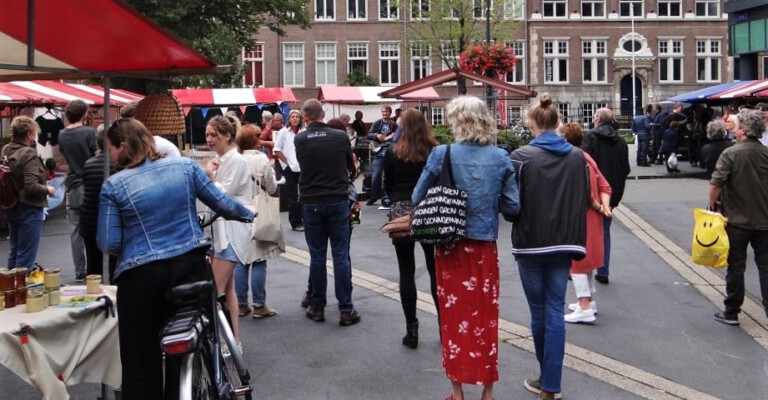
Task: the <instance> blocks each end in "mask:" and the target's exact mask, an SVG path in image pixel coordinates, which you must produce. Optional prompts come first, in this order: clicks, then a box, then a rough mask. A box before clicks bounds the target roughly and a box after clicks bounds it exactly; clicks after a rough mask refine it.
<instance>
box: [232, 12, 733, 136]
mask: <svg viewBox="0 0 768 400" xmlns="http://www.w3.org/2000/svg"><path fill="white" fill-rule="evenodd" d="M310 1H312V4H310V6H309V7H310V9H311V10H313V11H314V13H315V21H314V25H313V27H312V28H311V29H309V30H300V29H295V28H292V27H291V28H288V29H287V35H286V36H284V37H282V38H280V37H277V35H275V34H274V33H272V32H267V31H265V32H262V33H260V35H259V36H258V40H259V44H258V45H257V48H256V49H253V51H250V52H246V53H244V54H245V57H244V60H245V62H246V63H248V65H249V66H250V70H249V74H248V76H247V77H246V81H245V82H244V83H245V84H246V85H251V84H254V83H258V84H263V85H265V86H288V87H291V88H292V89H293V90H294V93H295V94H296V96H297V97H298V98H300V99H302V100H304V99H307V98H314V97H317V91H318V87H319V86H320V85H324V84H336V85H344V84H345V78H346V74H347V73H349V72H351V71H352V70H353V69H354V68H363V69H364V70H365V71H366V72H367V73H368V74H369V75H371V76H373V77H375V78H377V79H378V80H379V81H380V82H381V85H382V86H397V85H399V84H403V83H407V82H410V81H412V80H414V79H417V78H420V77H423V76H425V75H429V74H431V73H434V72H439V71H441V70H442V69H443V63H442V61H440V60H438V59H437V58H436V57H431V58H429V57H423V56H420V55H421V54H423V53H421V52H418V51H417V50H416V46H414V43H413V41H414V38H413V35H412V34H411V35H410V36H409V28H408V24H407V22H408V19H409V18H411V17H412V16H411V12H410V9H411V7H410V6H407V7H401V8H399V9H398V8H397V7H395V6H394V5H395V4H396V3H395V2H393V1H391V0H378V1H376V0H310ZM410 1H417V0H410ZM470 1H475V2H476V4H477V6H478V7H481V6H484V5H485V0H470ZM490 1H493V0H490ZM506 2H507V3H505V7H508V8H505V15H508V17H510V18H513V19H516V20H518V21H519V23H518V25H517V26H516V28H515V33H514V34H513V37H509V38H498V39H502V40H504V41H505V42H507V43H508V44H509V45H510V46H513V47H514V49H515V52H516V53H517V55H518V59H519V61H518V66H517V71H515V73H513V74H509V75H508V76H507V77H506V80H507V81H508V82H513V83H515V84H518V85H523V86H527V87H529V88H531V89H533V90H535V91H537V92H538V93H542V92H549V93H550V94H551V95H552V96H553V97H554V98H555V99H556V100H557V101H558V103H559V104H560V107H561V111H562V112H563V113H564V114H566V115H567V116H568V117H569V118H571V119H573V120H577V119H581V120H584V121H589V120H591V113H592V112H593V111H594V109H596V108H598V107H601V106H608V107H610V108H613V109H615V110H617V111H619V112H620V113H621V114H623V115H629V114H631V113H632V66H633V65H634V68H635V84H636V86H635V95H636V96H637V97H636V105H637V107H638V108H639V107H640V106H641V105H644V104H647V103H649V102H652V101H659V100H664V99H666V98H668V97H671V96H674V95H676V94H679V93H683V92H687V91H692V90H695V89H699V88H702V87H707V86H711V85H713V84H716V83H721V82H728V81H730V80H732V77H733V62H732V59H731V58H730V57H729V56H728V48H727V47H728V16H727V15H726V14H724V10H723V9H724V7H723V0H533V1H531V0H528V1H523V0H506ZM409 4H410V3H409ZM478 9H479V8H478ZM506 10H509V11H506ZM633 26H634V30H633ZM468 87H469V91H468V92H469V93H470V94H475V95H478V96H481V95H482V89H483V88H482V86H479V85H473V84H472V83H471V82H468ZM436 89H437V91H438V93H440V95H441V96H442V97H443V98H446V99H449V98H451V97H453V96H455V94H456V88H455V84H454V85H450V84H447V85H441V86H439V87H437V88H436ZM442 104H444V102H437V103H433V104H432V108H433V110H434V111H435V113H434V115H433V122H435V123H440V122H441V115H442V110H441V107H442ZM527 105H528V102H526V101H508V102H507V104H506V106H507V107H508V110H507V111H508V112H507V113H506V114H507V116H508V118H516V117H518V116H521V115H522V113H524V110H525V109H526V108H527Z"/></svg>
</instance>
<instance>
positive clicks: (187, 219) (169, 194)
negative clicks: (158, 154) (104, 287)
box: [97, 158, 253, 278]
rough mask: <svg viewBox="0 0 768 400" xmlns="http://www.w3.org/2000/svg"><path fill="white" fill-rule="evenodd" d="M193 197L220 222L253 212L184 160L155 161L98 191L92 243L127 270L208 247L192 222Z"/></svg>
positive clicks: (249, 217) (115, 177)
mask: <svg viewBox="0 0 768 400" xmlns="http://www.w3.org/2000/svg"><path fill="white" fill-rule="evenodd" d="M196 199H200V200H201V201H202V202H203V203H205V204H206V205H207V206H209V207H210V208H211V209H212V210H213V211H214V212H216V213H217V214H219V215H220V216H221V217H223V218H226V219H238V220H243V221H245V220H248V221H250V220H252V219H253V213H252V212H251V211H249V210H248V209H247V208H245V207H244V206H243V205H241V204H240V203H238V202H237V201H235V200H233V199H232V198H231V197H229V196H227V195H225V194H224V193H222V192H221V191H220V190H219V189H217V188H216V186H215V185H214V184H213V182H211V180H210V179H208V177H207V176H206V175H205V172H203V170H202V169H201V168H200V167H198V166H197V164H195V162H194V161H192V160H190V159H188V158H161V159H159V160H156V161H144V163H142V164H141V165H139V166H137V167H134V168H129V169H125V170H122V171H120V172H118V173H116V174H114V175H112V176H110V177H109V178H108V179H107V180H106V181H105V182H104V184H103V185H102V187H101V195H100V199H99V220H98V233H97V244H98V246H99V249H101V251H102V252H105V253H109V254H114V255H117V256H118V259H117V267H116V269H115V278H117V277H119V276H120V274H121V273H122V272H124V271H126V270H128V269H131V268H135V267H138V266H141V265H144V264H147V263H150V262H153V261H158V260H165V259H168V258H172V257H176V256H179V255H182V254H184V253H187V252H189V251H191V250H193V249H195V248H198V247H206V246H210V244H211V239H210V238H209V237H207V236H206V235H204V234H203V231H202V229H201V228H200V224H199V223H198V221H197V211H196V206H195V201H196Z"/></svg>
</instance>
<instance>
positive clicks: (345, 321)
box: [339, 310, 360, 326]
mask: <svg viewBox="0 0 768 400" xmlns="http://www.w3.org/2000/svg"><path fill="white" fill-rule="evenodd" d="M358 322H360V313H359V312H357V311H355V310H352V311H342V312H341V315H340V316H339V325H341V326H350V325H354V324H356V323H358Z"/></svg>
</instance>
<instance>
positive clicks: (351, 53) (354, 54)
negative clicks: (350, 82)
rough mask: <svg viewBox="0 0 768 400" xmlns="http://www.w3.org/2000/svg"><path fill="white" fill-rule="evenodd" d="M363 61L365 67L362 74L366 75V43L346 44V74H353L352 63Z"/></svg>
mask: <svg viewBox="0 0 768 400" xmlns="http://www.w3.org/2000/svg"><path fill="white" fill-rule="evenodd" d="M361 51H362V52H364V53H365V55H362V56H361V55H360V52H361ZM353 61H364V62H365V67H364V68H363V72H365V73H366V74H367V73H368V42H347V73H348V74H351V73H352V72H353V70H354V69H353V68H352V62H353Z"/></svg>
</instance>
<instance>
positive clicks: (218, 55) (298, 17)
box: [115, 0, 311, 93]
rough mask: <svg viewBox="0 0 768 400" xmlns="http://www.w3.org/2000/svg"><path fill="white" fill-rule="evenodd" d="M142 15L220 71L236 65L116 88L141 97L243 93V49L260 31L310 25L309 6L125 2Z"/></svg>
mask: <svg viewBox="0 0 768 400" xmlns="http://www.w3.org/2000/svg"><path fill="white" fill-rule="evenodd" d="M125 1H126V3H128V4H130V5H131V6H132V7H134V8H135V9H136V10H137V11H138V12H140V13H141V14H143V15H145V16H146V17H147V18H149V19H150V20H152V21H154V22H155V23H156V24H157V25H159V26H161V27H162V28H164V29H166V30H168V31H169V32H171V33H172V34H174V35H176V36H177V37H178V38H180V39H181V40H182V41H184V42H185V43H187V44H189V45H190V46H191V47H193V48H194V49H195V50H198V51H199V52H201V53H202V54H203V55H205V56H206V57H208V58H209V59H211V60H212V61H214V62H216V63H217V64H218V65H231V66H232V69H231V72H230V73H228V74H221V75H201V76H186V77H176V78H173V80H172V81H170V82H169V81H149V80H139V79H119V80H116V82H115V85H118V84H119V85H122V87H125V88H126V89H133V90H136V91H139V92H141V93H153V92H158V91H163V90H166V89H168V88H172V87H187V86H192V87H201V86H202V87H239V86H241V82H242V76H243V72H244V71H243V69H242V67H241V61H240V56H241V51H242V48H245V49H251V48H253V46H254V44H255V40H254V38H255V37H256V34H257V33H258V32H259V30H260V29H263V28H267V29H269V30H271V31H273V32H276V33H278V34H281V35H282V34H284V33H285V32H284V30H283V28H284V27H285V26H287V25H295V26H299V27H301V28H308V27H309V26H310V25H311V19H310V14H309V11H308V10H307V4H308V3H307V1H306V0H283V1H280V2H277V1H271V0H125Z"/></svg>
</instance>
